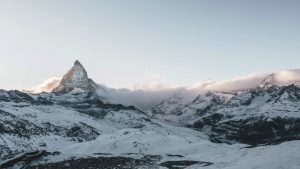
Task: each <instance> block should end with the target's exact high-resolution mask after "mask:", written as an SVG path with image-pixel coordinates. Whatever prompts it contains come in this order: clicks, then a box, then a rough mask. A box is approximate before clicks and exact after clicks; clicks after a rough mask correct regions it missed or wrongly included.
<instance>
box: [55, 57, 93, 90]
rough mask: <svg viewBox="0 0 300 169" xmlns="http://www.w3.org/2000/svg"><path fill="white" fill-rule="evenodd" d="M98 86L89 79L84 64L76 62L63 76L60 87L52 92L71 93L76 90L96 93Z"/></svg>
mask: <svg viewBox="0 0 300 169" xmlns="http://www.w3.org/2000/svg"><path fill="white" fill-rule="evenodd" d="M96 87H97V85H96V84H95V83H94V81H93V80H92V79H89V78H88V74H87V72H86V70H85V69H84V67H83V66H82V64H81V63H80V62H79V61H78V60H76V61H75V63H74V66H73V67H72V68H71V69H70V70H69V71H68V72H67V73H66V74H65V75H64V76H63V78H62V80H61V82H60V84H59V86H58V87H56V88H55V89H53V91H52V92H62V93H66V92H71V91H73V90H74V89H81V90H83V91H87V92H90V91H95V90H96Z"/></svg>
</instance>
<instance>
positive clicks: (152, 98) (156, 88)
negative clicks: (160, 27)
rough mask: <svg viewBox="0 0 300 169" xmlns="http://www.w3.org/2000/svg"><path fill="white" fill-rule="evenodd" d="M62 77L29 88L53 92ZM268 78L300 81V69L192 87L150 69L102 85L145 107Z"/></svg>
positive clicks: (113, 95)
mask: <svg viewBox="0 0 300 169" xmlns="http://www.w3.org/2000/svg"><path fill="white" fill-rule="evenodd" d="M60 80H61V78H57V77H53V78H50V79H48V80H46V81H45V82H43V83H42V84H40V85H37V86H35V87H32V88H30V89H29V91H30V92H32V93H40V92H50V91H52V89H53V88H55V87H57V86H58V85H59V82H60ZM265 80H268V81H270V82H271V83H273V84H276V85H288V84H291V83H296V84H298V85H300V70H285V71H277V72H273V73H264V74H257V73H253V74H249V75H246V76H242V77H236V78H233V79H229V80H222V81H202V82H198V83H195V84H193V85H191V86H188V87H183V86H182V87H180V86H171V85H168V84H166V83H164V80H163V78H162V77H161V76H160V75H159V74H157V73H149V72H148V74H146V78H145V82H144V83H142V84H140V85H136V86H134V87H133V89H127V88H123V89H116V88H110V87H107V86H105V85H101V84H99V85H100V86H101V88H102V89H104V90H105V91H108V92H107V93H108V95H105V96H104V97H107V98H108V99H109V100H111V101H112V102H114V103H121V104H125V105H136V106H138V107H140V108H142V109H148V108H151V107H153V106H155V105H157V104H158V103H159V102H160V101H161V100H163V99H165V98H167V97H169V96H172V95H174V94H176V93H178V92H183V93H186V95H189V96H191V97H189V98H191V99H192V98H193V96H196V95H198V94H200V93H203V92H207V91H218V92H233V91H241V90H247V89H251V88H255V87H258V86H261V85H262V84H263V82H264V81H265ZM27 91H28V90H27ZM143 106H146V107H143Z"/></svg>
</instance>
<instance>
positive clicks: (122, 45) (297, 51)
mask: <svg viewBox="0 0 300 169" xmlns="http://www.w3.org/2000/svg"><path fill="white" fill-rule="evenodd" d="M299 9H300V1H298V0H289V1H283V0H251V1H248V0H226V1H224V0H214V1H211V0H126V1H124V0H109V1H107V0H89V1H85V0H43V1H40V0H27V1H23V0H1V1H0V79H1V83H0V88H2V89H24V88H28V87H30V86H35V85H37V84H40V83H42V82H43V81H45V80H47V79H49V78H53V77H61V76H62V75H63V74H64V73H65V72H66V71H67V70H68V69H70V67H71V66H72V65H73V62H74V61H75V60H76V59H78V60H79V61H80V62H81V63H82V64H83V65H84V66H85V68H86V70H87V71H88V73H89V76H90V77H91V78H92V79H94V81H96V82H98V83H103V84H105V85H107V86H111V87H118V88H120V87H125V88H132V87H134V86H138V85H141V84H143V83H144V82H145V81H149V80H151V79H157V80H160V81H162V82H163V83H166V84H169V85H174V86H189V85H192V84H195V83H197V82H199V81H205V80H225V79H230V78H234V77H239V76H243V75H247V74H251V73H265V72H269V71H274V70H284V69H296V68H300V31H299V30H300V22H299V21H300V10H299Z"/></svg>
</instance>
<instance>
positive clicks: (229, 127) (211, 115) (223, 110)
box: [156, 85, 300, 145]
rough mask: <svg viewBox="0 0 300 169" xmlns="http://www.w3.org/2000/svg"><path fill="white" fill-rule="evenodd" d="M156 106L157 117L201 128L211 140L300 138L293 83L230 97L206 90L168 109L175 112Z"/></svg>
mask: <svg viewBox="0 0 300 169" xmlns="http://www.w3.org/2000/svg"><path fill="white" fill-rule="evenodd" d="M159 110H161V108H160V109H156V111H158V113H157V114H159V115H160V118H164V119H166V120H175V121H176V122H177V123H180V124H182V125H187V126H190V127H192V128H194V129H196V130H200V131H203V132H205V133H206V134H207V135H209V136H210V138H211V140H212V141H215V142H227V143H234V142H240V143H246V144H251V145H258V144H275V143H280V142H284V141H288V140H298V139H300V123H299V122H300V88H299V87H297V86H295V85H289V86H282V87H279V86H273V85H271V86H269V87H267V86H264V87H259V88H256V89H251V90H248V91H243V92H239V93H235V94H234V95H232V96H231V97H223V96H222V95H220V93H215V92H208V93H206V94H202V95H199V96H198V97H196V98H195V99H194V100H193V101H192V102H190V103H187V104H185V105H184V106H181V108H178V107H176V108H175V109H174V110H172V112H174V114H176V115H177V116H170V115H169V114H165V115H163V112H159Z"/></svg>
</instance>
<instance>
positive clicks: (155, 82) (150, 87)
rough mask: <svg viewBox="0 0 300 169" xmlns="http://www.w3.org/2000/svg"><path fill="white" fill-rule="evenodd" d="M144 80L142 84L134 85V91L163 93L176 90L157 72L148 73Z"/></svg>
mask: <svg viewBox="0 0 300 169" xmlns="http://www.w3.org/2000/svg"><path fill="white" fill-rule="evenodd" d="M144 79H145V80H144V82H143V83H142V84H138V85H134V87H133V90H145V91H162V90H169V89H172V88H175V86H171V85H169V84H167V83H166V82H165V80H164V78H163V77H162V76H161V75H160V74H159V73H156V72H151V71H146V72H145V78H144Z"/></svg>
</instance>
